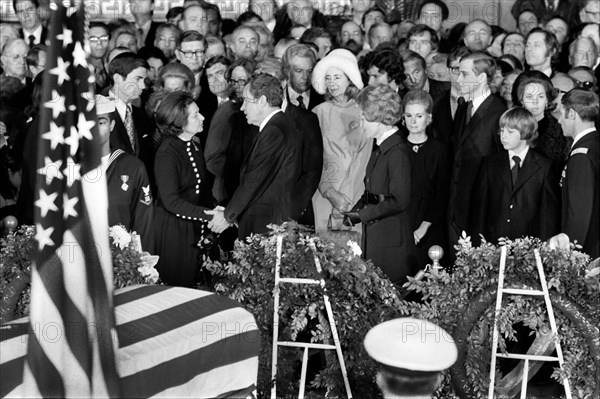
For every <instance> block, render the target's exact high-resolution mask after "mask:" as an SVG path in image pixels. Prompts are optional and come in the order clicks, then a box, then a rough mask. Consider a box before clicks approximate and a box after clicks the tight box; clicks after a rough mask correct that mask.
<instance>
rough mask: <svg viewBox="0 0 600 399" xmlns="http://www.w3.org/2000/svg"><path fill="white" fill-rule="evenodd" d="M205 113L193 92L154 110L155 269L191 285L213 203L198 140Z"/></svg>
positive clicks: (170, 279) (169, 278)
mask: <svg viewBox="0 0 600 399" xmlns="http://www.w3.org/2000/svg"><path fill="white" fill-rule="evenodd" d="M203 120H204V117H203V116H202V115H201V114H200V113H199V109H198V106H197V105H196V103H195V102H194V99H193V98H192V96H191V95H190V94H188V93H185V92H173V93H170V94H168V95H167V96H166V97H165V99H164V100H163V101H162V102H161V104H160V106H159V107H158V109H157V111H156V124H157V127H158V129H159V131H160V132H161V134H162V135H163V140H162V143H161V145H160V147H159V148H158V151H157V152H156V158H155V163H154V172H155V176H156V188H157V200H156V207H155V216H154V231H155V245H156V253H157V255H159V256H160V259H159V261H158V264H157V270H158V272H159V273H160V278H161V280H162V281H163V282H164V283H166V284H169V285H177V286H183V287H192V286H194V285H195V284H196V283H198V282H199V269H200V265H201V249H200V248H199V247H198V246H197V244H198V241H200V239H201V237H202V236H203V234H204V231H206V232H207V233H208V227H207V226H206V222H208V221H209V220H210V219H211V217H210V216H208V215H206V214H205V213H204V211H205V210H208V209H213V208H214V206H215V201H214V199H213V197H212V194H211V183H210V181H209V179H208V173H207V171H206V166H205V163H204V155H203V154H202V150H201V149H200V142H199V140H198V139H197V137H196V136H195V135H196V134H197V133H199V132H201V131H202V124H203Z"/></svg>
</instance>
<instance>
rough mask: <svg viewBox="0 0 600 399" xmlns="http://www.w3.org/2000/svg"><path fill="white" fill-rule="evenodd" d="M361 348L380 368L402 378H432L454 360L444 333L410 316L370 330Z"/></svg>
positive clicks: (453, 347) (452, 345)
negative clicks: (417, 376) (429, 376)
mask: <svg viewBox="0 0 600 399" xmlns="http://www.w3.org/2000/svg"><path fill="white" fill-rule="evenodd" d="M364 345H365V349H366V351H367V353H368V354H369V356H371V357H372V358H373V359H374V360H375V361H376V362H377V363H379V364H380V365H381V366H382V367H383V368H385V369H387V370H388V371H391V372H392V373H398V374H403V375H421V376H425V375H428V374H430V375H434V374H437V373H439V372H441V371H442V370H445V369H447V368H449V367H450V366H452V365H453V364H454V362H455V361H456V358H457V357H458V351H457V349H456V344H455V343H454V340H453V339H452V337H451V336H450V334H448V332H447V331H446V330H444V329H443V328H441V327H439V326H437V325H435V324H433V323H430V322H428V321H426V320H419V319H414V318H412V317H405V318H399V319H394V320H389V321H386V322H384V323H381V324H379V325H377V326H375V327H373V328H372V329H371V330H369V332H368V333H367V335H366V336H365V341H364Z"/></svg>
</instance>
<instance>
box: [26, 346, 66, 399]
mask: <svg viewBox="0 0 600 399" xmlns="http://www.w3.org/2000/svg"><path fill="white" fill-rule="evenodd" d="M32 337H33V335H30V336H29V347H28V354H27V356H28V359H27V360H28V362H27V363H28V364H27V366H28V367H29V368H30V369H31V373H32V376H33V377H34V378H35V382H36V385H35V387H39V388H36V389H38V390H39V392H40V393H41V394H42V397H45V398H47V397H59V398H64V397H66V395H65V386H64V384H63V380H62V377H61V375H60V373H59V372H58V370H57V369H56V368H55V367H54V365H53V364H52V362H51V361H50V359H49V358H48V357H47V356H46V353H45V352H44V350H43V349H42V347H41V346H40V345H39V342H38V340H37V339H31V338H32ZM35 387H33V386H32V387H30V388H28V387H26V388H28V390H27V391H26V393H27V394H29V393H31V389H34V388H35ZM31 396H32V397H33V396H35V395H31Z"/></svg>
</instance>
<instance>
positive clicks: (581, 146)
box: [561, 130, 600, 259]
mask: <svg viewBox="0 0 600 399" xmlns="http://www.w3.org/2000/svg"><path fill="white" fill-rule="evenodd" d="M599 164H600V133H598V131H597V130H596V131H594V132H592V133H588V134H586V135H585V136H583V137H582V138H581V139H580V140H579V141H577V143H575V145H574V146H573V149H572V150H571V154H570V156H569V159H568V160H567V166H566V167H565V170H564V171H563V178H562V179H561V186H562V209H563V214H562V232H563V233H566V234H567V235H568V236H569V238H570V239H571V241H573V240H577V242H578V243H579V244H580V245H582V246H583V252H585V253H587V254H589V255H590V256H591V257H592V259H595V258H597V257H599V256H600V181H599V178H600V177H599V174H600V171H599Z"/></svg>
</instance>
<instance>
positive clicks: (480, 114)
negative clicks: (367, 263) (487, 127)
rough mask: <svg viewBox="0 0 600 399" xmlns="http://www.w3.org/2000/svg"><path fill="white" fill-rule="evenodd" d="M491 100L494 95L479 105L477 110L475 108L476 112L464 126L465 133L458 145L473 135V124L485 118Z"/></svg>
mask: <svg viewBox="0 0 600 399" xmlns="http://www.w3.org/2000/svg"><path fill="white" fill-rule="evenodd" d="M493 100H494V95H493V94H492V95H490V96H488V98H486V99H485V100H484V101H483V102H482V103H481V105H480V106H479V108H477V111H475V113H474V114H473V116H472V117H471V120H470V121H469V123H467V125H466V126H465V131H464V133H463V134H462V135H461V137H460V143H462V142H463V141H465V139H466V138H467V137H468V136H470V135H471V134H472V133H473V131H474V130H473V126H475V124H476V123H478V122H479V120H480V119H481V118H484V117H485V116H486V114H487V110H488V108H489V107H490V105H491V104H492V101H493ZM465 118H466V114H465ZM465 121H466V119H465Z"/></svg>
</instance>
